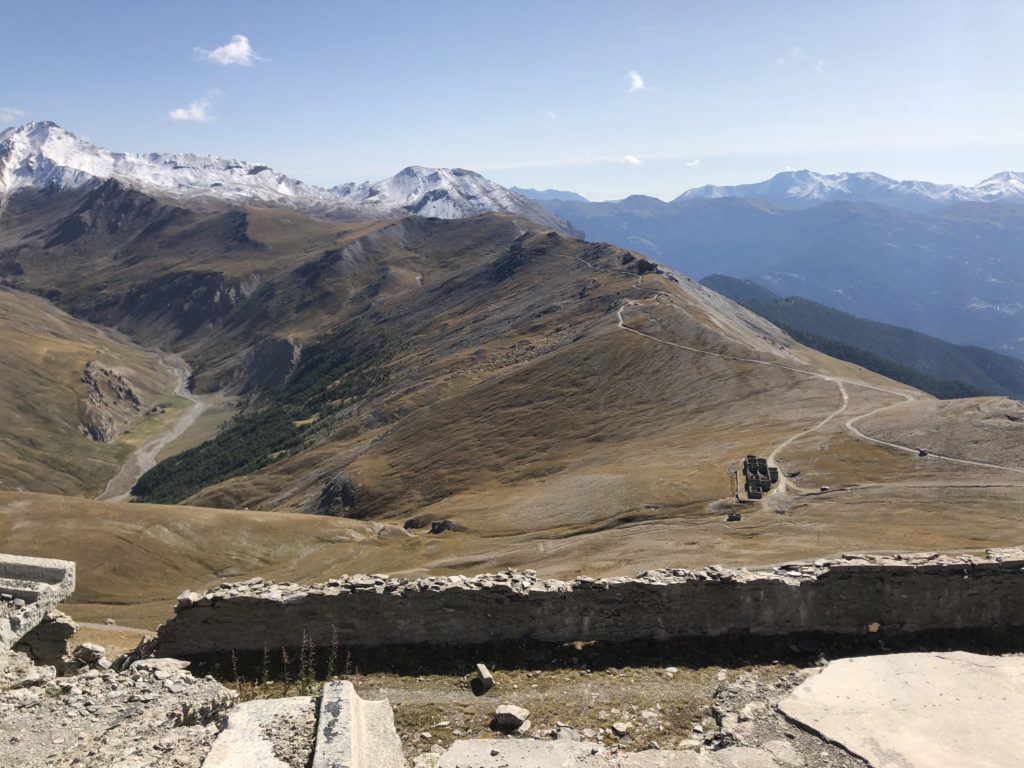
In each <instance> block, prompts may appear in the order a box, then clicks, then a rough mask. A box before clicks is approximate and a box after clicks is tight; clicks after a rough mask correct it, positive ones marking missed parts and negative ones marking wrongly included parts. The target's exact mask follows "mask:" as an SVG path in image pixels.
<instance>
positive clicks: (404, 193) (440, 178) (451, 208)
mask: <svg viewBox="0 0 1024 768" xmlns="http://www.w3.org/2000/svg"><path fill="white" fill-rule="evenodd" d="M333 191H335V192H337V193H338V194H339V195H340V196H341V197H342V198H343V199H344V200H345V201H346V202H348V203H349V204H351V205H354V206H358V207H361V208H365V209H368V210H378V211H381V212H388V211H399V210H404V211H407V212H408V213H415V214H418V215H421V216H436V217H438V218H442V219H453V218H461V217H464V216H472V215H475V214H479V213H486V212H488V211H505V212H508V213H517V214H520V215H530V216H531V217H532V216H535V215H536V213H537V211H539V210H540V209H539V207H538V206H537V205H535V204H534V203H533V202H531V201H529V200H527V199H526V198H524V197H522V196H520V195H517V194H515V193H514V192H511V191H509V190H508V189H505V187H502V186H501V185H499V184H496V183H494V182H493V181H491V180H490V179H486V178H484V177H483V176H481V175H480V174H479V173H475V172H473V171H467V170H465V169H463V168H425V167H423V166H420V165H410V166H408V167H407V168H403V169H402V170H401V171H399V172H398V173H396V174H395V175H394V176H391V177H389V178H387V179H382V180H381V181H378V182H375V183H373V184H370V183H369V182H365V183H363V184H358V185H345V186H344V187H335V188H334V190H333Z"/></svg>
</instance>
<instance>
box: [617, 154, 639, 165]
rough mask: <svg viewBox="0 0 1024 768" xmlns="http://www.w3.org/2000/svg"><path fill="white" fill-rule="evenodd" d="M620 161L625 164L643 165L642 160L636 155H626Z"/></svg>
mask: <svg viewBox="0 0 1024 768" xmlns="http://www.w3.org/2000/svg"><path fill="white" fill-rule="evenodd" d="M622 162H623V164H625V165H643V163H644V161H643V160H641V159H640V158H639V157H637V156H636V155H626V156H625V157H624V158H622Z"/></svg>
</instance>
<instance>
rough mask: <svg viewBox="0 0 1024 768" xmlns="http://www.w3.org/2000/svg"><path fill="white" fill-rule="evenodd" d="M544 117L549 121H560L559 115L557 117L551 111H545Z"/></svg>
mask: <svg viewBox="0 0 1024 768" xmlns="http://www.w3.org/2000/svg"><path fill="white" fill-rule="evenodd" d="M544 117H546V118H547V119H548V120H557V119H558V115H556V114H555V113H554V112H552V111H551V110H550V109H546V110H544Z"/></svg>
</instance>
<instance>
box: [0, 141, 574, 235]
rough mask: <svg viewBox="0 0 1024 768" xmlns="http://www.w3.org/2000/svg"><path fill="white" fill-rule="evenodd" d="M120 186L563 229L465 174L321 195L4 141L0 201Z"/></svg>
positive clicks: (246, 171) (79, 145)
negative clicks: (496, 217) (515, 220)
mask: <svg viewBox="0 0 1024 768" xmlns="http://www.w3.org/2000/svg"><path fill="white" fill-rule="evenodd" d="M95 179H101V180H105V179H117V180H119V181H122V182H124V183H127V184H129V185H130V186H133V187H137V188H139V189H141V190H142V191H145V192H151V193H158V194H164V195H170V196H174V197H181V198H190V197H204V196H205V197H216V198H218V199H223V200H228V201H231V202H236V203H246V202H250V203H251V202H257V203H263V204H271V205H284V206H288V207H292V208H297V209H300V210H308V211H314V212H331V211H335V210H337V211H349V212H353V213H356V214H372V215H377V216H385V215H404V214H408V213H413V214H416V215H420V216H436V217H440V218H462V217H465V216H472V215H475V214H480V213H489V212H493V211H498V212H503V213H511V214H515V215H519V216H524V217H526V218H529V219H532V220H534V221H536V222H537V223H540V224H543V225H545V226H550V227H553V228H556V229H561V228H562V226H563V225H562V224H561V222H559V221H558V219H556V218H555V217H553V216H552V215H551V214H549V213H547V212H546V211H544V210H543V209H542V208H540V207H539V206H537V205H536V204H534V203H533V202H532V201H530V200H527V199H526V198H524V197H521V196H520V195H517V194H515V193H513V192H510V191H509V190H507V189H505V188H504V187H502V186H500V185H499V184H496V183H495V182H493V181H490V180H489V179H486V178H484V177H483V176H481V175H479V174H477V173H474V172H472V171H467V170H463V169H459V168H456V169H448V168H424V167H422V166H409V167H408V168H405V169H403V170H402V171H400V172H399V173H397V174H396V175H395V176H392V177H390V178H387V179H383V180H381V181H378V182H375V183H372V184H371V183H370V182H363V183H361V184H354V183H348V184H343V185H339V186H336V187H333V188H331V189H324V188H322V187H317V186H314V185H311V184H304V183H303V182H301V181H299V180H297V179H293V178H291V177H289V176H285V175H284V174H280V173H277V172H275V171H274V170H273V169H271V168H270V167H268V166H266V165H257V164H253V163H247V162H243V161H239V160H225V159H223V158H219V157H213V156H205V155H193V154H188V153H156V152H154V153H150V154H145V155H143V154H135V153H130V152H111V151H109V150H106V149H103V148H101V147H97V146H95V145H94V144H92V143H90V142H88V141H85V140H83V139H80V138H78V137H77V136H75V135H74V134H73V133H71V132H70V131H67V130H65V129H63V128H61V127H60V126H59V125H56V124H55V123H51V122H41V121H37V122H32V123H27V124H26V125H23V126H21V127H20V128H16V129H8V130H6V131H4V132H3V134H0V200H6V198H7V197H8V196H9V195H10V194H12V193H14V192H16V191H18V190H21V189H27V188H39V187H43V188H46V187H49V188H53V187H57V188H61V189H66V188H74V187H79V186H82V185H84V184H87V183H90V182H92V181H93V180H95Z"/></svg>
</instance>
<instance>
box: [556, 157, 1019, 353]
mask: <svg viewBox="0 0 1024 768" xmlns="http://www.w3.org/2000/svg"><path fill="white" fill-rule="evenodd" d="M790 176H791V177H792V176H793V175H792V174H790ZM1018 177H1019V175H1018V174H1001V175H1000V176H998V177H994V178H996V179H1002V180H1003V181H1004V182H1005V183H1003V184H1002V186H1001V187H1000V189H1001V190H1002V191H1001V192H999V193H996V192H994V191H993V192H991V194H989V195H988V196H987V197H984V201H981V200H980V199H979V201H962V202H950V203H948V204H946V205H941V206H940V205H937V204H933V205H931V206H930V207H929V206H925V205H923V204H920V200H921V199H923V198H920V199H919V200H918V202H917V203H914V204H913V205H908V204H906V203H907V200H908V198H902V197H898V196H897V198H898V200H899V201H902V202H901V203H900V204H899V205H896V204H893V203H892V199H891V198H892V195H890V200H889V202H887V203H884V204H883V203H882V202H878V201H850V200H840V199H835V200H826V201H824V202H822V201H819V202H818V203H817V204H813V205H812V204H810V203H809V201H810V200H811V197H810V194H811V192H810V191H809V189H810V188H801V189H802V191H800V192H799V195H802V196H799V197H798V196H797V195H798V192H794V191H793V188H792V187H791V186H786V185H784V184H778V185H777V186H776V187H774V189H775V191H776V193H777V194H779V195H780V197H778V198H772V197H763V196H759V197H750V198H747V197H721V196H716V195H719V194H720V193H722V192H723V190H724V189H726V188H703V190H698V191H691V193H686V194H684V195H682V196H680V197H679V198H677V199H675V200H673V201H672V202H668V203H666V202H664V201H662V200H659V199H657V198H653V197H644V196H641V195H634V196H632V197H627V198H626V199H624V200H620V201H617V202H607V203H581V202H578V201H565V200H547V201H542V202H541V203H540V204H541V205H543V206H544V207H545V208H547V209H548V210H549V211H551V212H552V213H553V214H555V215H557V216H558V217H560V218H561V219H564V220H565V221H567V222H569V223H571V224H572V225H573V226H575V227H577V228H579V229H580V230H582V231H583V232H585V233H586V237H587V238H588V239H591V240H604V241H607V242H612V243H615V244H616V245H621V246H623V247H626V248H631V249H634V250H637V251H640V252H642V253H645V254H647V255H648V256H650V257H651V258H652V259H654V260H656V261H659V262H662V263H664V264H667V265H668V266H671V267H673V268H675V269H678V270H680V271H682V272H685V273H686V274H688V275H691V276H693V277H695V278H698V279H700V278H703V277H706V276H708V275H710V274H713V273H716V272H717V273H725V274H730V275H735V276H737V277H742V278H748V279H750V280H753V281H755V282H757V283H759V284H761V285H763V286H765V287H768V288H770V289H771V290H773V291H775V292H777V293H779V294H781V295H786V296H790V295H796V296H803V297H805V298H808V299H811V300H813V301H818V302H821V303H822V304H826V305H828V306H831V307H835V308H836V309H840V310H842V311H845V312H850V313H852V314H855V315H858V316H860V317H864V318H868V319H871V320H877V321H880V322H885V323H892V324H894V325H900V326H904V327H907V328H912V329H914V330H917V331H921V332H923V333H927V334H931V335H933V336H937V337H939V338H941V339H945V340H947V341H951V342H954V343H957V344H973V345H977V346H982V347H986V348H988V349H993V350H995V351H998V352H1003V353H1006V354H1012V355H1015V356H1017V357H1024V258H1022V253H1024V205H1022V204H1020V203H1018V202H1017V200H1018V198H1017V197H1016V196H1015V195H1016V194H1017V193H1016V191H1015V190H1017V189H1018V185H1019V178H1018ZM778 178H779V177H776V179H778ZM821 178H825V177H821ZM879 178H880V177H879ZM766 184H772V182H766ZM986 184H987V182H986ZM982 187H985V185H984V184H983V185H979V186H978V187H976V188H972V189H975V190H980V189H981V188H982ZM988 188H990V189H994V188H995V187H994V186H990V187H988ZM815 189H817V190H818V192H820V193H821V194H825V190H824V188H821V187H816V188H815ZM830 189H831V190H832V191H831V192H829V194H831V195H847V194H848V193H849V189H850V187H849V185H847V186H846V187H845V189H846V192H840V191H838V189H837V188H830ZM961 189H962V188H961ZM735 190H739V191H740V192H744V190H746V192H752V191H753V192H759V193H766V192H767V190H768V187H766V186H764V185H753V186H751V187H746V188H742V187H738V188H735ZM818 192H816V193H815V194H817V193H818ZM893 194H895V193H893ZM980 197H982V196H981V194H980V193H979V198H980ZM911 208H916V210H911Z"/></svg>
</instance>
